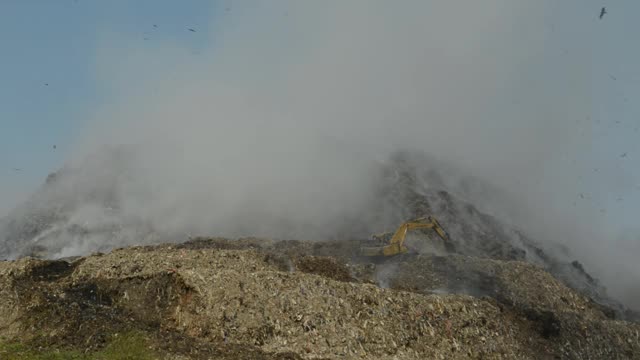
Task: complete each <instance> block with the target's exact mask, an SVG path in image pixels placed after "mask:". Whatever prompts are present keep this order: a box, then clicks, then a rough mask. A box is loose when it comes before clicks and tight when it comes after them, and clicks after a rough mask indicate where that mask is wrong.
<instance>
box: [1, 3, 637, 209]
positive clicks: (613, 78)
mask: <svg viewBox="0 0 640 360" xmlns="http://www.w3.org/2000/svg"><path fill="white" fill-rule="evenodd" d="M225 11H226V12H229V11H231V8H229V7H227V8H225ZM606 14H607V9H606V7H602V8H601V9H600V14H599V16H598V18H599V19H600V20H602V18H603V17H604V16H605V15H606ZM285 15H286V14H285ZM153 28H154V29H157V28H158V25H157V24H153ZM187 30H188V31H189V32H192V33H195V32H196V30H195V29H194V28H187ZM143 39H144V40H149V38H148V37H144V38H143ZM609 77H610V78H611V79H612V80H617V79H616V78H615V77H614V76H613V75H609ZM44 86H49V83H44ZM616 123H619V121H616ZM56 148H57V146H56V145H53V149H54V150H55V149H56ZM620 157H621V158H626V157H627V153H626V152H625V153H623V154H621V155H620ZM13 171H22V169H21V168H13ZM594 171H596V172H597V171H598V169H594ZM578 196H579V197H580V198H581V199H585V195H584V193H579V194H578ZM616 201H622V198H620V197H619V198H617V200H616ZM573 205H574V206H575V205H576V202H573ZM600 212H605V211H604V209H601V210H600Z"/></svg>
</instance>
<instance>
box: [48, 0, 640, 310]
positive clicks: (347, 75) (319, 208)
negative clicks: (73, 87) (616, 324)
mask: <svg viewBox="0 0 640 360" xmlns="http://www.w3.org/2000/svg"><path fill="white" fill-rule="evenodd" d="M219 10H220V9H219ZM548 10H549V9H547V7H546V6H545V5H542V3H538V2H535V3H534V2H527V3H525V2H513V1H506V0H505V1H502V0H492V1H484V2H472V1H465V2H460V1H419V0H415V1H412V0H408V1H403V2H386V1H370V0H358V1H348V2H345V1H337V0H336V1H322V2H298V1H255V2H246V3H243V4H236V3H234V6H233V10H232V11H231V12H229V13H226V12H224V11H221V10H220V11H217V12H216V13H215V14H212V19H211V24H212V25H211V27H210V28H209V29H206V30H205V29H202V30H200V29H199V32H198V34H199V36H204V37H205V38H206V39H207V46H205V47H204V48H203V49H199V50H198V51H197V52H194V50H193V49H191V48H188V47H187V46H185V45H183V44H180V43H179V42H173V41H165V42H161V41H158V42H156V44H157V45H148V46H147V47H145V48H144V49H136V48H135V47H132V46H128V40H127V38H126V34H120V33H117V32H115V31H113V30H112V29H105V31H104V32H103V34H102V38H101V43H100V47H99V49H98V50H97V56H96V59H97V63H96V69H97V77H98V80H99V81H100V84H101V86H102V88H103V93H104V94H105V104H104V105H103V106H102V107H101V108H99V109H96V113H95V116H94V118H93V119H92V121H91V126H90V127H89V128H87V129H86V131H85V134H86V136H85V137H83V138H82V141H80V142H79V143H78V144H77V147H76V148H77V151H75V156H74V158H72V159H69V168H70V169H80V168H82V169H85V170H83V176H82V177H76V178H78V179H80V178H81V179H82V181H81V182H82V183H83V184H84V185H86V186H83V184H77V183H73V184H72V185H66V187H65V186H62V185H61V186H60V187H57V188H56V191H55V192H56V194H55V196H54V197H55V198H68V197H69V195H70V194H76V192H77V191H79V190H78V189H84V188H91V189H94V190H92V191H95V189H96V188H104V189H109V190H108V191H109V192H110V194H109V195H108V196H107V197H109V198H112V199H117V204H118V205H117V206H118V209H119V212H118V215H117V216H118V217H119V218H120V219H119V220H118V221H115V220H114V221H112V220H113V219H112V218H110V217H109V216H110V215H108V214H96V212H95V211H86V209H84V210H83V211H82V214H84V216H88V217H89V218H88V219H85V220H84V222H85V223H87V224H91V223H92V222H95V223H96V225H95V226H103V225H104V223H105V222H107V223H111V222H113V223H118V222H121V220H122V219H128V221H131V219H139V220H140V221H141V222H144V223H145V224H148V226H149V228H153V229H154V230H155V231H157V232H159V233H173V234H198V235H200V234H214V235H220V236H248V235H258V236H265V237H278V238H299V239H326V238H332V237H336V236H341V235H344V234H346V235H345V236H356V235H358V236H359V235H360V234H361V233H362V234H364V233H365V232H369V231H376V230H380V229H374V227H375V226H377V225H379V224H374V225H371V226H370V227H371V228H367V226H366V225H365V226H364V227H357V228H356V227H355V226H354V227H351V230H352V231H353V233H351V234H349V232H350V231H349V229H350V225H349V224H351V223H352V222H353V221H355V222H358V221H359V222H361V223H366V221H364V220H366V218H367V216H368V214H369V213H370V211H369V210H370V209H368V208H367V207H368V206H369V204H371V197H372V196H375V192H374V191H372V187H373V186H374V183H375V176H376V174H377V172H376V171H377V169H379V168H380V167H381V166H385V164H389V162H390V161H392V160H393V157H392V154H393V153H394V152H395V151H399V150H405V149H408V150H411V151H415V152H419V153H426V154H429V156H431V157H432V158H433V159H434V161H433V162H432V163H431V165H430V166H436V165H434V164H447V166H446V167H445V166H444V165H443V166H442V167H441V168H439V171H440V172H442V173H443V174H444V175H443V176H444V177H445V179H444V183H445V185H449V187H450V188H451V189H450V190H452V191H455V190H459V191H460V192H462V193H463V196H464V197H465V198H466V199H467V200H469V201H470V202H472V203H475V204H476V206H477V207H478V208H480V209H481V210H483V211H485V212H487V213H490V214H494V215H496V216H498V217H499V218H501V219H504V221H506V222H509V223H512V224H516V225H517V226H518V227H521V228H523V229H524V230H525V231H526V232H527V233H528V234H530V236H532V237H534V238H536V239H538V240H540V241H544V242H548V243H552V242H554V243H560V244H564V245H567V246H568V247H570V248H571V249H572V250H574V253H575V254H576V256H577V257H579V258H580V259H583V261H584V262H585V263H586V265H587V266H588V267H591V268H595V269H597V270H598V271H599V272H598V273H597V275H599V276H601V277H603V278H604V279H605V280H609V281H610V283H611V284H614V285H612V287H613V288H615V289H617V290H619V291H618V294H621V293H622V289H624V288H625V286H626V285H628V284H627V283H625V284H622V283H621V282H620V281H613V279H614V278H615V275H614V274H615V273H616V272H615V271H613V270H611V269H612V267H613V266H614V265H613V262H612V261H611V260H612V259H613V256H609V257H606V258H604V257H603V258H601V259H602V260H603V261H605V263H603V262H599V259H598V258H596V257H594V254H597V253H600V252H602V251H603V250H604V249H605V248H607V245H606V244H607V241H608V240H607V235H606V234H602V233H601V230H600V229H601V228H603V227H602V224H600V221H601V220H600V217H599V216H598V213H597V209H593V208H592V206H590V205H588V204H579V205H578V206H577V207H573V206H572V201H570V200H568V199H572V198H573V195H574V194H575V188H574V187H575V178H576V177H577V174H578V173H579V171H580V167H581V164H584V161H585V159H584V158H583V157H582V156H581V155H580V154H582V153H583V152H584V151H585V150H586V149H588V147H589V143H588V141H584V140H583V139H580V138H578V137H576V136H575V135H574V134H575V130H576V129H575V126H576V125H575V124H576V122H575V119H576V118H584V116H585V114H588V111H589V110H588V108H589V104H590V101H591V98H590V96H591V95H590V89H589V83H588V80H585V79H588V78H589V76H590V73H589V70H590V69H589V67H588V66H584V65H585V64H584V61H585V60H584V59H585V57H584V56H585V55H584V53H581V52H580V51H576V52H574V53H572V54H571V55H569V59H568V60H566V61H565V62H563V63H560V64H558V63H555V62H554V60H553V56H551V55H550V54H549V53H548V49H547V48H546V47H545V43H546V42H547V41H548V39H549V37H550V36H552V35H551V34H550V33H549V32H548V31H547V30H546V28H545V24H546V23H545V21H544V18H545V15H546V14H547V12H548ZM585 31H586V30H585ZM576 64H577V65H576ZM581 85H584V86H581ZM102 146H109V147H115V148H120V147H121V146H124V147H125V148H127V149H129V150H130V151H127V152H125V153H124V154H123V155H121V156H120V157H117V156H116V157H115V158H110V159H109V160H108V161H110V162H113V163H107V164H111V165H112V166H105V162H104V161H102V160H100V161H98V160H95V159H96V158H95V156H94V155H91V154H94V153H96V151H97V150H96V149H99V148H100V147H102ZM98 152H99V151H98ZM86 159H93V160H89V162H90V163H89V164H86V163H83V161H87V160H86ZM570 160H575V162H570ZM572 164H573V165H572ZM115 172H117V173H115ZM465 174H466V175H465ZM465 176H466V178H465ZM470 176H473V178H474V179H478V183H484V184H488V185H487V186H490V187H491V188H492V189H500V190H499V191H498V190H496V191H494V192H490V193H487V192H486V191H484V190H486V189H485V188H482V187H481V186H478V187H477V188H473V186H468V185H469V181H466V184H467V186H462V185H461V184H463V183H465V180H464V179H467V180H468V179H469V178H470ZM429 185H430V184H425V186H429ZM568 194H571V196H569V195H568ZM90 214H94V216H89V215H90ZM78 216H80V215H78ZM66 238H68V237H66ZM83 249H84V248H83ZM76 250H77V249H75V248H73V247H71V248H69V247H67V249H66V250H65V251H64V252H63V253H64V254H71V253H73V252H74V251H76ZM609 253H611V252H609ZM621 266H628V264H622V265H621ZM618 270H619V268H618ZM636 270H637V269H636ZM638 276H639V274H638V272H637V271H636V272H635V273H630V279H638ZM627 300H630V299H627Z"/></svg>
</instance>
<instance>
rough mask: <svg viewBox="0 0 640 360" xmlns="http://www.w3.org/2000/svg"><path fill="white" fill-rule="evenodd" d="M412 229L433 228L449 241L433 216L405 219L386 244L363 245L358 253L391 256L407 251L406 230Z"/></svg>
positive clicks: (443, 238)
mask: <svg viewBox="0 0 640 360" xmlns="http://www.w3.org/2000/svg"><path fill="white" fill-rule="evenodd" d="M414 229H434V230H435V232H436V233H437V234H438V236H440V237H441V238H442V240H444V241H447V242H448V241H449V236H448V235H447V233H446V231H444V229H443V228H442V226H440V223H438V221H437V220H436V219H434V218H433V217H431V216H429V217H424V218H419V219H415V220H412V221H407V222H405V223H403V224H402V225H400V226H399V227H398V229H397V230H396V231H395V232H394V233H393V235H392V236H391V240H390V241H389V244H388V245H385V246H379V247H363V248H361V249H360V253H361V254H362V255H363V256H393V255H399V254H404V253H406V252H408V251H409V249H408V248H407V247H406V246H404V241H405V239H406V237H407V232H408V231H409V230H414Z"/></svg>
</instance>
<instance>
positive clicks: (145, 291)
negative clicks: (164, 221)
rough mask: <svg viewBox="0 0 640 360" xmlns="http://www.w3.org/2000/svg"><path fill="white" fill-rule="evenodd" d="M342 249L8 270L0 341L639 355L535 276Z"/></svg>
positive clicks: (589, 311) (172, 350)
mask: <svg viewBox="0 0 640 360" xmlns="http://www.w3.org/2000/svg"><path fill="white" fill-rule="evenodd" d="M341 244H342V248H340V247H337V246H336V247H333V246H331V243H324V244H318V243H308V242H275V241H267V240H258V239H245V240H237V241H231V240H224V239H210V240H207V239H200V240H195V241H191V242H188V243H185V244H182V245H161V246H155V247H133V248H125V249H118V250H115V251H113V252H111V253H109V254H106V255H94V256H89V257H86V258H78V259H75V260H73V261H71V260H69V261H45V260H36V259H21V260H18V261H14V262H0V303H2V304H3V306H2V307H0V337H2V338H3V339H5V340H6V341H22V342H26V343H30V344H36V345H39V346H48V347H65V346H69V347H73V348H80V349H96V348H100V347H101V346H103V344H104V342H105V339H106V338H108V337H109V336H111V335H113V334H115V333H123V332H126V331H129V330H132V329H135V330H140V331H144V332H145V333H147V334H149V335H150V336H151V337H152V338H153V339H154V341H153V347H154V348H155V349H156V351H157V352H158V353H160V354H164V355H166V356H167V358H176V356H181V358H183V359H208V358H228V359H231V358H238V359H248V358H255V359H267V358H308V359H315V358H325V359H336V358H367V359H425V358H436V359H437V358H441V359H449V358H477V359H501V358H502V359H515V358H520V359H546V358H548V359H555V358H569V359H634V358H638V356H639V355H638V354H640V335H639V333H640V326H639V325H638V324H634V323H629V322H624V321H618V320H613V319H611V318H610V317H609V316H608V314H607V311H606V309H605V308H603V307H601V306H599V305H596V304H594V303H593V302H591V301H590V300H589V298H587V297H585V296H583V295H581V294H578V293H576V292H574V291H573V290H571V289H569V288H567V287H566V286H564V285H563V284H562V283H560V282H558V281H557V280H555V278H553V277H551V276H550V275H549V274H548V273H546V272H545V271H544V270H542V269H540V268H538V267H536V266H533V265H530V264H526V263H523V262H517V261H500V260H486V259H484V260H482V259H473V258H469V257H464V256H459V255H456V256H446V257H437V256H424V255H420V256H411V257H406V258H397V259H394V260H389V261H384V262H370V261H364V260H362V259H354V260H347V259H348V258H349V256H348V252H349V249H350V247H351V248H355V247H356V244H352V243H350V242H347V241H345V242H341ZM331 253H333V254H331ZM336 254H341V256H328V255H336ZM460 264H465V266H460ZM469 269H473V271H470V270H469ZM472 274H473V276H476V277H475V278H471V275H472ZM378 284H382V285H384V286H385V287H386V288H383V287H380V286H378ZM472 284H476V285H473V286H472ZM477 284H480V285H477ZM482 284H486V285H487V286H484V287H483V285H482ZM461 289H462V290H461ZM463 290H464V291H463ZM445 291H446V292H452V291H455V292H460V293H468V294H471V295H475V296H470V295H464V294H443V293H442V292H445Z"/></svg>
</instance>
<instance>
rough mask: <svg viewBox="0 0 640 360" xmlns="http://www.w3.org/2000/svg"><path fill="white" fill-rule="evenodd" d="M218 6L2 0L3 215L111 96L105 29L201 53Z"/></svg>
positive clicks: (194, 0) (193, 0)
mask: <svg viewBox="0 0 640 360" xmlns="http://www.w3.org/2000/svg"><path fill="white" fill-rule="evenodd" d="M215 6H219V7H220V6H229V5H226V4H224V3H218V4H214V3H212V2H211V1H204V0H190V1H173V0H139V1H126V0H113V1H111V0H110V1H86V0H60V1H48V0H27V1H23V0H6V1H2V2H0V83H1V84H2V86H0V187H2V189H3V191H2V196H3V197H4V198H3V199H0V203H2V204H1V205H0V212H2V211H3V210H6V208H8V207H10V206H11V205H12V204H13V203H14V202H15V201H18V199H20V198H21V197H22V196H23V194H24V193H27V192H29V191H32V190H33V189H34V188H35V187H36V186H38V185H39V184H40V183H41V182H42V180H43V179H44V178H45V177H46V175H47V174H48V173H49V172H50V171H52V170H55V169H56V168H58V167H59V166H60V165H61V164H62V163H63V161H64V159H65V157H66V155H67V152H68V151H69V150H70V149H69V145H70V144H71V143H72V142H73V140H74V139H75V138H76V137H77V136H78V134H79V130H80V129H81V128H82V127H83V126H85V125H86V121H87V120H88V119H89V118H90V114H91V113H92V111H93V109H94V108H95V107H96V106H100V105H102V104H104V103H105V101H107V98H108V96H109V94H108V91H107V90H106V89H104V88H102V87H101V86H100V84H99V83H98V81H97V79H96V59H95V57H96V52H97V45H98V39H99V36H100V34H101V33H102V32H104V31H117V32H119V33H124V34H127V35H128V36H129V40H130V41H132V42H134V43H137V45H138V46H140V47H142V48H143V47H145V46H146V44H145V42H153V41H158V40H167V39H171V40H173V41H179V42H180V43H181V44H183V46H186V47H191V48H193V50H194V51H197V50H198V49H200V48H202V47H203V46H204V44H205V43H206V42H207V41H208V39H207V38H206V37H207V36H208V34H209V32H208V31H207V27H208V26H209V25H210V21H211V19H212V18H213V15H214V7H215ZM153 25H156V26H157V27H154V26H153ZM189 28H192V29H194V30H196V32H195V33H194V32H191V31H189V30H188V29H189ZM145 38H146V39H147V40H145ZM54 145H55V146H56V149H54V148H53V146H54ZM14 169H19V171H18V170H14Z"/></svg>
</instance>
